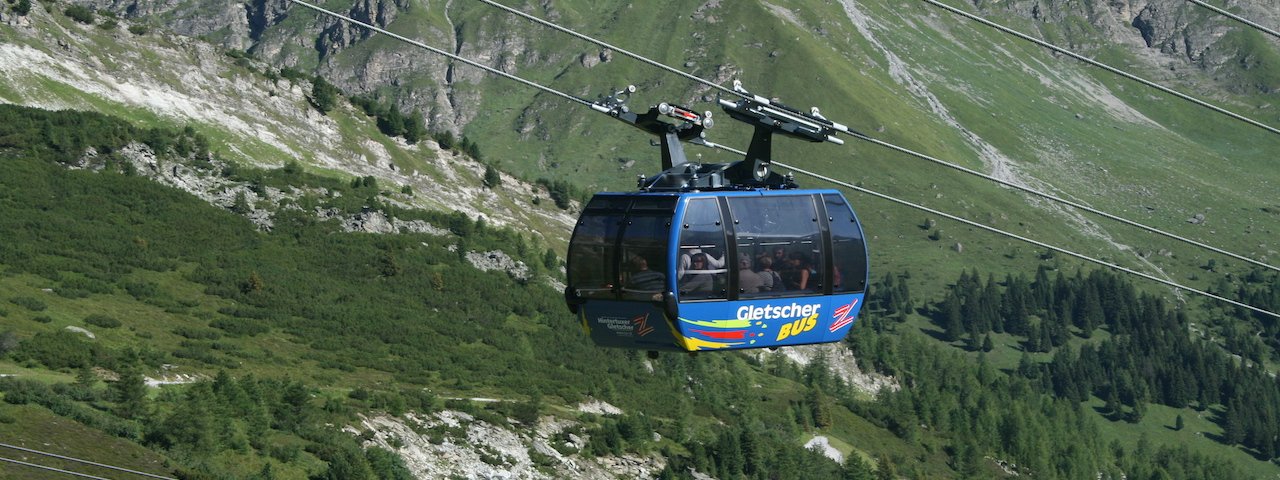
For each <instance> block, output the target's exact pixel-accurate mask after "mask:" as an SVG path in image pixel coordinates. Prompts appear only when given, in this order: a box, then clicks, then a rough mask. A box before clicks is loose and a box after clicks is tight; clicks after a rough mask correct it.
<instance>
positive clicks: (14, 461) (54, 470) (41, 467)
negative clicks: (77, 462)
mask: <svg viewBox="0 0 1280 480" xmlns="http://www.w3.org/2000/svg"><path fill="white" fill-rule="evenodd" d="M0 462H9V463H16V464H18V465H22V466H26V467H32V468H39V469H41V470H48V471H51V472H58V473H65V474H67V475H71V476H75V477H80V478H92V479H95V480H111V479H109V478H104V477H95V476H93V475H88V474H84V473H79V472H73V471H71V470H63V469H61V468H54V467H49V466H45V465H39V464H35V463H27V462H24V461H22V460H14V459H12V458H4V457H0Z"/></svg>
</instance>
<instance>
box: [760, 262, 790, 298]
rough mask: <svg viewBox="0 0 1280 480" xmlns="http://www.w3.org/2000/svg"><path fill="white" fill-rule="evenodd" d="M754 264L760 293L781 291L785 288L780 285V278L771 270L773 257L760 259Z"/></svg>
mask: <svg viewBox="0 0 1280 480" xmlns="http://www.w3.org/2000/svg"><path fill="white" fill-rule="evenodd" d="M756 264H757V265H758V267H757V269H756V272H755V274H756V275H757V276H759V277H760V291H761V292H774V291H782V290H783V289H784V288H785V287H784V286H783V285H782V276H781V275H778V272H776V271H774V269H773V257H770V256H763V257H760V259H759V260H757V261H756Z"/></svg>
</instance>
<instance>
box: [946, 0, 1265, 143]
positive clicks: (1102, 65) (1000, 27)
mask: <svg viewBox="0 0 1280 480" xmlns="http://www.w3.org/2000/svg"><path fill="white" fill-rule="evenodd" d="M924 1H925V2H927V3H929V4H931V5H933V6H936V7H938V8H941V9H943V10H947V11H949V12H951V13H954V14H956V15H960V16H962V17H965V18H968V19H970V20H973V21H975V22H978V23H981V24H983V25H986V26H988V27H991V28H994V29H996V30H999V31H1002V32H1004V33H1007V34H1010V35H1013V36H1015V37H1018V38H1021V39H1023V40H1026V41H1028V42H1031V43H1034V44H1036V45H1039V46H1041V47H1044V48H1047V49H1050V50H1053V51H1055V52H1058V53H1061V54H1063V55H1066V56H1069V57H1071V58H1074V59H1076V60H1079V61H1081V62H1084V63H1087V64H1089V65H1093V66H1095V67H1098V68H1101V69H1103V70H1106V71H1108V72H1111V73H1114V74H1116V75H1120V76H1122V77H1124V78H1127V79H1129V80H1133V81H1135V82H1138V83H1141V84H1143V85H1146V86H1148V87H1151V88H1154V89H1156V90H1160V91H1162V92H1164V93H1167V94H1169V95H1173V96H1175V97H1178V98H1181V99H1183V100H1186V101H1188V102H1191V103H1194V104H1196V105H1199V106H1201V107H1204V108H1207V109H1210V110H1213V111H1215V112H1218V113H1221V114H1223V115H1226V116H1228V117H1231V118H1234V119H1236V120H1239V121H1242V122H1245V123H1248V124H1250V125H1253V126H1255V127H1258V128H1261V129H1263V130H1266V131H1268V132H1271V133H1274V134H1277V135H1280V129H1277V128H1276V127H1272V126H1270V125H1267V124H1265V123H1262V122H1259V121H1257V120H1254V119H1252V118H1249V117H1246V116H1244V115H1240V114H1238V113H1235V112H1232V111H1230V110H1227V109H1225V108H1222V107H1219V106H1217V105H1214V104H1211V103H1209V102H1206V101H1204V100H1200V99H1198V98H1195V97H1192V96H1190V95H1187V94H1185V93H1181V92H1179V91H1177V90H1173V89H1171V88H1168V87H1165V86H1162V85H1160V84H1158V83H1155V82H1152V81H1150V80H1147V79H1145V78H1142V77H1139V76H1137V75H1134V74H1131V73H1128V72H1125V71H1124V70H1120V69H1118V68H1115V67H1112V66H1110V65H1107V64H1105V63H1102V62H1099V61H1097V60H1093V59H1091V58H1088V57H1085V56H1083V55H1080V54H1078V53H1075V52H1072V51H1070V50H1067V49H1065V48H1062V47H1059V46H1057V45H1054V44H1052V43H1049V42H1046V41H1044V40H1040V39H1038V38H1035V37H1032V36H1030V35H1027V34H1025V33H1022V32H1019V31H1017V30H1014V29H1012V28H1009V27H1006V26H1004V25H1000V24H998V23H995V22H992V21H990V20H987V19H985V18H982V17H979V16H977V15H974V14H972V13H969V12H966V11H964V10H960V9H958V8H955V7H952V6H950V5H947V4H945V3H942V2H939V1H938V0H924Z"/></svg>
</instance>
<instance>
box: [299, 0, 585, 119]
mask: <svg viewBox="0 0 1280 480" xmlns="http://www.w3.org/2000/svg"><path fill="white" fill-rule="evenodd" d="M290 1H291V2H293V3H296V4H298V5H302V6H304V7H307V8H310V9H312V10H315V11H317V12H320V13H323V14H325V15H328V16H330V17H334V18H339V19H342V20H345V21H347V22H350V23H354V24H356V25H359V26H361V27H364V28H367V29H369V30H373V31H375V32H378V33H381V34H383V35H386V36H388V37H391V38H394V39H396V40H399V41H402V42H405V43H408V44H410V45H413V46H415V47H418V48H422V49H426V50H428V51H430V52H432V53H435V54H438V55H443V56H445V57H448V58H449V59H451V60H456V61H459V62H462V63H465V64H467V65H471V66H473V67H476V68H479V69H481V70H484V71H486V72H489V73H492V74H494V75H497V76H499V77H502V78H505V79H507V80H513V81H516V82H520V83H522V84H525V85H527V86H530V87H533V88H536V89H538V90H542V91H544V92H547V93H550V94H553V95H556V96H558V97H561V98H563V99H565V100H569V101H571V102H576V103H580V104H583V105H586V106H588V107H590V106H591V105H592V103H591V102H590V101H588V100H584V99H582V98H578V97H575V96H573V95H570V94H567V93H564V92H561V91H559V90H556V89H554V88H551V87H548V86H545V85H539V84H537V83H534V82H531V81H528V80H525V79H523V78H520V77H517V76H515V75H512V74H510V73H507V72H504V71H502V70H498V69H496V68H492V67H489V66H487V65H484V64H481V63H476V62H473V61H471V60H468V59H467V58H465V57H460V56H458V55H454V54H452V53H449V52H446V51H444V50H441V49H438V48H435V47H432V46H430V45H427V44H425V43H422V42H419V41H417V40H413V39H410V38H406V37H404V36H401V35H399V34H396V33H392V32H389V31H387V30H385V29H382V28H378V27H376V26H374V25H370V24H368V23H365V22H361V21H359V20H356V19H354V18H351V17H348V16H346V15H342V14H340V13H336V12H331V11H329V10H325V9H323V8H320V7H317V6H315V5H312V4H310V3H306V2H301V1H298V0H290Z"/></svg>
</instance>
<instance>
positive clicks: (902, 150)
mask: <svg viewBox="0 0 1280 480" xmlns="http://www.w3.org/2000/svg"><path fill="white" fill-rule="evenodd" d="M479 1H480V2H483V3H485V4H488V5H491V6H493V7H496V8H498V9H501V10H503V11H506V12H508V13H511V14H513V15H517V16H519V17H521V18H524V19H526V20H529V21H531V22H534V23H537V24H539V25H543V26H546V27H548V28H552V29H555V30H558V31H561V32H564V33H567V34H569V35H572V36H574V37H577V38H579V39H582V40H585V41H587V42H590V43H594V44H596V45H599V46H601V47H604V48H608V49H611V50H614V51H617V52H619V53H622V54H623V55H626V56H628V57H631V58H633V59H635V60H639V61H641V62H644V63H646V64H649V65H652V66H654V67H657V68H659V69H662V70H665V71H667V72H670V73H674V74H676V75H679V76H681V77H684V78H686V79H689V80H692V81H694V82H697V83H700V84H702V85H706V86H708V87H711V88H714V89H717V90H719V91H721V92H724V93H728V94H731V95H735V96H738V97H742V98H747V99H753V100H756V101H758V102H761V103H764V104H768V103H769V100H768V99H765V98H761V97H759V96H755V97H753V96H751V95H747V94H744V93H742V92H739V91H737V90H733V89H730V88H727V87H724V86H722V85H720V84H717V83H715V82H711V81H709V80H705V79H702V78H701V77H697V76H695V75H691V74H689V73H686V72H684V71H683V70H680V69H677V68H673V67H670V66H668V65H665V64H662V63H660V62H657V61H654V60H650V59H649V58H646V57H644V56H642V55H639V54H636V53H632V52H630V51H627V50H625V49H621V48H618V47H616V46H613V45H610V44H609V43H606V42H604V41H602V40H599V39H596V38H592V37H590V36H588V35H585V34H582V33H578V32H576V31H573V30H572V29H569V28H565V27H562V26H560V25H557V24H555V23H552V22H549V21H546V20H543V19H541V18H538V17H535V16H532V15H529V14H527V13H524V12H521V11H519V10H516V9H513V8H511V7H508V6H506V5H503V4H500V3H497V2H494V1H493V0H479ZM832 128H834V129H836V130H837V131H839V132H841V133H844V134H847V135H849V136H851V137H854V138H857V139H859V140H863V141H866V142H869V143H872V144H875V145H878V146H881V147H884V148H888V149H890V150H894V151H896V152H900V153H905V154H907V155H910V156H913V157H916V158H919V159H921V160H927V161H930V162H933V163H935V164H938V165H942V166H944V167H948V168H951V169H954V170H957V171H960V172H963V173H967V174H970V175H973V176H976V177H980V178H983V179H986V180H990V181H992V182H996V183H999V184H1001V185H1004V186H1006V187H1010V188H1014V189H1017V190H1021V191H1023V192H1026V193H1029V194H1032V195H1036V196H1038V197H1041V198H1044V199H1046V200H1050V201H1054V202H1058V203H1061V204H1063V205H1067V206H1069V207H1072V208H1077V209H1080V210H1083V211H1086V212H1089V213H1092V214H1094V215H1098V216H1100V217H1103V218H1106V219H1108V220H1113V221H1117V222H1120V223H1123V224H1125V225H1129V226H1131V227H1135V228H1138V229H1141V230H1145V231H1147V232H1150V233H1154V234H1157V235H1161V236H1164V237H1166V238H1171V239H1173V240H1177V241H1180V242H1183V243H1186V244H1189V245H1193V246H1196V247H1200V248H1203V249H1205V250H1209V251H1212V252H1214V253H1218V254H1221V255H1225V256H1228V257H1231V258H1234V259H1236V260H1240V261H1243V262H1247V263H1251V264H1253V265H1257V266H1259V267H1263V268H1267V269H1270V270H1273V271H1277V272H1280V267H1277V266H1274V265H1270V264H1267V263H1264V262H1262V261H1259V260H1254V259H1252V258H1249V257H1246V256H1243V255H1239V254H1235V253H1232V252H1229V251H1227V250H1223V249H1221V248H1218V247H1214V246H1212V245H1208V244H1206V243H1203V242H1199V241H1196V240H1192V239H1190V238H1186V237H1183V236H1181V235H1177V234H1174V233H1170V232H1166V231H1164V230H1161V229H1158V228H1156V227H1152V226H1148V225H1144V224H1142V223H1138V222H1135V221H1132V220H1128V219H1126V218H1123V217H1119V216H1117V215H1112V214H1110V213H1107V212H1103V211H1101V210H1098V209H1095V208H1093V207H1089V206H1087V205H1084V204H1081V203H1079V202H1074V201H1071V200H1067V199H1064V198H1061V197H1058V196H1056V195H1053V194H1049V193H1045V192H1041V191H1039V190H1036V189H1033V188H1030V187H1027V186H1023V185H1019V184H1016V183H1013V182H1009V181H1006V180H1003V179H1000V178H997V177H994V176H991V175H987V174H985V173H982V172H979V171H976V170H972V169H969V168H965V167H963V166H960V165H957V164H954V163H951V162H947V161H945V160H942V159H939V158H936V157H933V156H930V155H927V154H924V153H920V152H917V151H914V150H911V149H909V148H906V147H901V146H898V145H895V144H892V143H889V142H885V141H883V140H878V139H875V138H871V137H869V136H867V135H864V134H862V133H861V132H858V131H856V130H851V129H849V127H847V126H845V125H843V124H840V123H836V122H832ZM1277 133H1280V132H1277Z"/></svg>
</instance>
